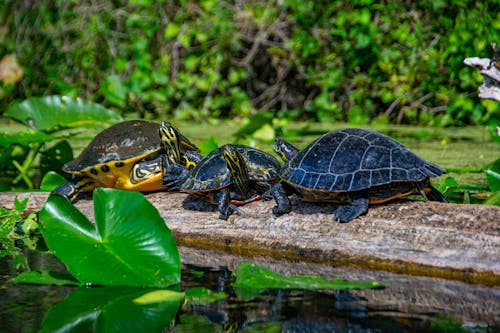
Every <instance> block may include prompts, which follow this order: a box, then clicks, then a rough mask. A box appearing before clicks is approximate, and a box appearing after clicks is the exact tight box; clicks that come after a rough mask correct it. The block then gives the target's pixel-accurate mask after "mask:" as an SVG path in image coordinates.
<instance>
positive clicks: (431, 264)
mask: <svg viewBox="0 0 500 333" xmlns="http://www.w3.org/2000/svg"><path fill="white" fill-rule="evenodd" d="M16 195H18V196H19V197H20V198H23V197H26V196H30V197H31V199H30V201H29V209H31V210H39V209H40V208H41V207H42V205H43V204H44V202H45V200H46V199H47V196H48V194H47V193H8V192H3V193H0V206H2V207H11V206H12V203H13V200H14V197H15V196H16ZM146 197H147V198H148V199H149V200H150V201H151V202H152V203H153V204H154V205H155V206H156V207H157V208H158V210H159V211H160V213H161V215H162V216H163V218H164V219H165V220H166V222H167V225H168V226H169V228H170V229H171V230H172V231H173V232H174V234H175V236H176V240H177V242H178V243H179V244H181V245H186V246H191V247H196V248H205V249H223V250H225V251H228V252H231V253H233V254H245V255H266V256H270V257H274V258H280V257H281V258H288V259H293V260H305V261H314V262H318V263H335V264H339V263H340V264H348V265H356V266H360V267H364V268H373V269H384V270H391V271H394V272H399V273H411V274H418V275H430V276H440V277H447V278H453V279H461V280H466V281H471V282H480V283H486V284H489V285H500V222H499V221H500V207H494V206H484V205H457V204H444V203H436V202H420V201H402V202H397V203H392V204H387V205H378V206H374V207H371V208H370V210H369V212H368V214H366V215H365V216H362V217H360V218H358V219H356V220H354V221H352V222H349V223H345V224H339V223H335V222H333V220H332V213H333V211H334V207H333V206H332V205H320V204H311V203H303V202H301V201H300V200H298V199H296V198H294V197H293V198H292V204H293V211H292V213H290V214H287V215H285V216H281V217H279V218H274V217H273V216H272V215H271V208H272V207H273V205H274V203H273V202H272V201H268V202H255V203H251V204H249V205H246V206H243V207H241V215H238V214H234V215H232V216H231V217H230V218H229V219H228V220H227V221H223V220H219V219H218V212H216V211H215V208H214V207H212V206H211V205H209V204H208V203H205V202H203V201H200V200H199V199H197V198H192V197H191V196H187V195H186V194H182V193H152V194H147V195H146ZM76 206H77V207H78V208H79V209H80V210H82V212H83V213H84V214H85V215H87V216H89V218H91V219H93V207H92V201H91V200H80V201H79V202H78V203H77V204H76Z"/></svg>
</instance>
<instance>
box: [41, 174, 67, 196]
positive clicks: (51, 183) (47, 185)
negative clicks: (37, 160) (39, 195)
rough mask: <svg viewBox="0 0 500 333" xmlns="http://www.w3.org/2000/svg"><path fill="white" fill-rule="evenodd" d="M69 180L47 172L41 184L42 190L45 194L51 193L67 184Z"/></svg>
mask: <svg viewBox="0 0 500 333" xmlns="http://www.w3.org/2000/svg"><path fill="white" fill-rule="evenodd" d="M66 182H67V180H66V178H64V177H63V176H61V175H60V174H58V173H57V172H54V171H49V172H47V173H46V174H45V175H44V176H43V178H42V181H41V183H40V190H41V191H45V192H51V191H53V190H54V189H55V188H56V187H58V186H60V185H62V184H64V183H66Z"/></svg>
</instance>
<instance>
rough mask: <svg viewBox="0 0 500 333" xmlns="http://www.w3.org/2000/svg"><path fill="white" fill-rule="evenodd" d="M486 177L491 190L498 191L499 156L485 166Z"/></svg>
mask: <svg viewBox="0 0 500 333" xmlns="http://www.w3.org/2000/svg"><path fill="white" fill-rule="evenodd" d="M485 173H486V179H487V180H488V185H489V186H490V189H491V190H492V191H493V192H497V191H500V158H499V159H497V160H495V161H494V162H492V163H491V164H489V165H488V166H487V167H486V171H485Z"/></svg>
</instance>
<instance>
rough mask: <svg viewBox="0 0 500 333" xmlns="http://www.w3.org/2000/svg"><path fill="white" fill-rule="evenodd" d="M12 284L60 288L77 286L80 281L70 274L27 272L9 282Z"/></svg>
mask: <svg viewBox="0 0 500 333" xmlns="http://www.w3.org/2000/svg"><path fill="white" fill-rule="evenodd" d="M9 282H12V283H27V284H42V285H47V284H52V285H58V286H64V285H76V286H78V285H79V283H78V281H77V280H76V279H75V278H74V277H73V276H72V275H71V274H69V273H59V272H52V271H27V272H23V273H21V274H19V275H18V276H16V277H15V278H13V279H11V280H9Z"/></svg>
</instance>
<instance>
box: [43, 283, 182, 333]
mask: <svg viewBox="0 0 500 333" xmlns="http://www.w3.org/2000/svg"><path fill="white" fill-rule="evenodd" d="M155 291H158V290H155V289H142V288H126V287H105V288H84V287H80V288H78V289H76V290H75V291H73V292H72V293H71V294H70V295H69V296H68V297H67V298H66V299H64V300H63V301H61V302H59V303H57V304H56V305H54V306H53V307H52V308H51V309H50V310H49V312H48V313H47V315H46V317H45V319H44V321H43V323H42V330H41V331H42V332H56V331H57V332H78V331H81V332H89V331H94V332H163V331H165V330H166V329H167V328H169V327H170V325H171V324H172V321H173V320H174V318H175V315H176V313H177V311H178V309H179V307H180V305H181V301H182V299H183V293H180V292H175V291H168V295H169V297H168V298H166V299H163V300H157V301H156V302H146V303H138V302H134V300H136V299H140V297H143V296H144V295H146V294H148V293H151V292H155Z"/></svg>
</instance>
